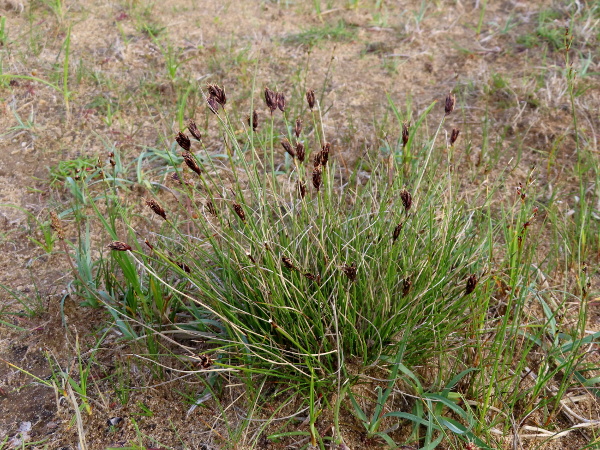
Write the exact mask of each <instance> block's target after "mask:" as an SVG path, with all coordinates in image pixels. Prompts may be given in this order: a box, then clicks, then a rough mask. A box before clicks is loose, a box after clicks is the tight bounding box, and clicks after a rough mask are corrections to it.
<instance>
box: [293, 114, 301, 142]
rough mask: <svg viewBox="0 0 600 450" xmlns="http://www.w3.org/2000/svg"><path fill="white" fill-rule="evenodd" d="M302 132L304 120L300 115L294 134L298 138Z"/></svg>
mask: <svg viewBox="0 0 600 450" xmlns="http://www.w3.org/2000/svg"><path fill="white" fill-rule="evenodd" d="M300 133H302V120H300V117H298V118H297V119H296V126H295V127H294V134H295V135H296V137H297V138H299V137H300Z"/></svg>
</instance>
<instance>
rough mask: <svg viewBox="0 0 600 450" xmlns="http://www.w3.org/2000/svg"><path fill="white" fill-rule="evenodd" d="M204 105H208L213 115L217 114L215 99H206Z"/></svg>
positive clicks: (217, 106) (217, 108)
mask: <svg viewBox="0 0 600 450" xmlns="http://www.w3.org/2000/svg"><path fill="white" fill-rule="evenodd" d="M206 103H208V107H209V109H210V110H211V112H212V113H213V114H219V102H217V99H216V98H214V97H208V98H207V99H206Z"/></svg>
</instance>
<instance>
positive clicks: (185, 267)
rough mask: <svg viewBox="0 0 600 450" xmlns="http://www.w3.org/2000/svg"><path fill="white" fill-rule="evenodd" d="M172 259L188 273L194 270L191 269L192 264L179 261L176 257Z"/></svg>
mask: <svg viewBox="0 0 600 450" xmlns="http://www.w3.org/2000/svg"><path fill="white" fill-rule="evenodd" d="M170 261H171V262H172V263H173V264H175V265H176V266H177V267H179V268H180V269H181V270H183V271H184V272H186V273H190V272H191V271H192V269H190V266H188V265H187V264H186V263H182V262H178V261H175V260H174V259H171V260H170Z"/></svg>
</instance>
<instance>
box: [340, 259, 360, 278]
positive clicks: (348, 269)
mask: <svg viewBox="0 0 600 450" xmlns="http://www.w3.org/2000/svg"><path fill="white" fill-rule="evenodd" d="M342 271H343V272H344V273H345V274H346V276H347V277H348V279H349V280H350V281H355V280H356V273H357V270H356V263H352V265H351V266H349V265H348V264H344V265H343V266H342Z"/></svg>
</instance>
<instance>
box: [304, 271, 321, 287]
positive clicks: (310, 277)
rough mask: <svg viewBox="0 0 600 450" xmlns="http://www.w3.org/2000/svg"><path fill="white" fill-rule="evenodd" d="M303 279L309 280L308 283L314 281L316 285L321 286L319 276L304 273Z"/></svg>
mask: <svg viewBox="0 0 600 450" xmlns="http://www.w3.org/2000/svg"><path fill="white" fill-rule="evenodd" d="M304 277H305V278H307V279H309V280H310V281H314V282H315V283H317V284H321V275H314V274H312V273H310V272H306V273H305V274H304Z"/></svg>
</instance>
